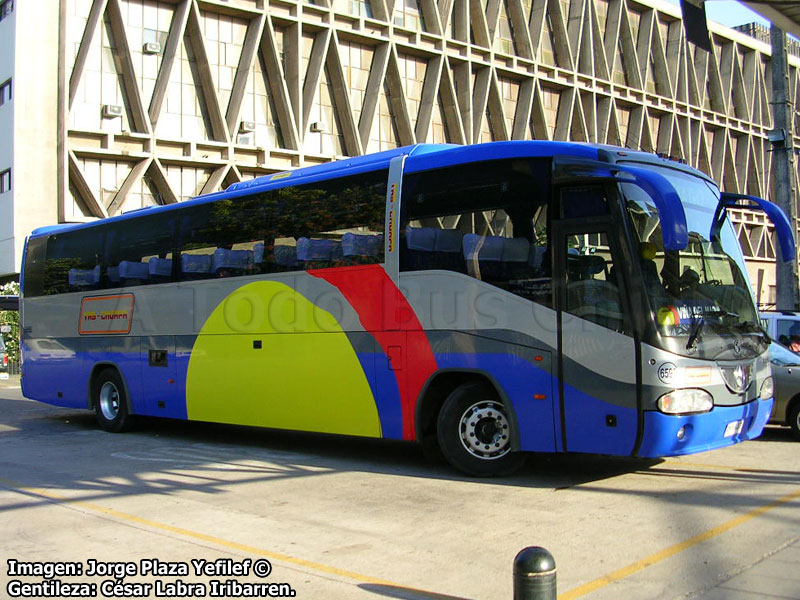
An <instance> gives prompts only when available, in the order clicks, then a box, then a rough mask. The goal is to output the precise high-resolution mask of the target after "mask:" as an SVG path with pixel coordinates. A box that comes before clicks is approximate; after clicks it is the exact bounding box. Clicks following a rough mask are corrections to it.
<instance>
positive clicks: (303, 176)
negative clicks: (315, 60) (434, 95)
mask: <svg viewBox="0 0 800 600" xmlns="http://www.w3.org/2000/svg"><path fill="white" fill-rule="evenodd" d="M603 151H605V152H609V153H614V154H618V155H623V156H626V157H627V159H628V160H637V161H642V162H649V163H658V164H665V165H667V164H668V165H669V166H672V167H675V166H677V165H678V164H677V163H675V162H674V161H670V160H667V159H662V158H659V157H657V156H656V155H655V154H651V153H647V152H641V151H638V150H630V149H627V148H621V147H618V146H607V145H601V144H589V143H583V142H554V141H542V140H533V141H530V140H529V141H505V142H487V143H483V144H474V145H467V146H461V145H457V144H415V145H413V146H404V147H402V148H395V149H392V150H386V151H384V152H377V153H375V154H367V155H364V156H356V157H353V158H345V159H342V160H337V161H333V162H330V163H325V164H322V165H314V166H311V167H302V168H299V169H295V170H292V171H282V172H280V173H274V174H271V175H264V176H262V177H256V178H255V179H252V180H249V181H242V182H238V183H234V184H232V185H230V186H228V188H227V189H225V190H224V191H220V192H214V193H211V194H206V195H204V196H197V197H196V198H192V199H191V200H187V201H184V202H179V203H177V204H169V205H166V206H161V205H159V206H148V207H145V208H138V209H134V210H131V211H128V212H125V213H123V214H121V215H117V216H114V217H110V218H108V219H102V220H97V221H92V222H90V223H68V224H62V225H49V226H46V227H39V228H37V229H35V230H34V231H33V232H32V233H31V237H40V236H43V235H49V234H52V233H60V232H64V231H72V230H76V229H83V228H88V227H93V226H95V225H97V224H98V223H108V222H118V221H123V220H126V219H135V218H137V217H139V216H142V215H144V214H153V213H155V212H162V211H169V210H175V209H177V208H179V207H183V206H186V205H194V204H203V203H206V202H213V201H215V200H223V199H229V198H236V197H240V196H249V195H251V194H253V193H256V192H263V191H267V190H270V189H276V188H282V187H287V186H289V185H301V184H305V183H312V182H313V181H317V180H324V179H330V178H332V177H336V176H342V175H357V174H359V173H366V172H369V171H374V170H378V169H382V168H388V167H389V164H390V163H391V161H392V159H394V158H395V157H398V156H403V155H405V156H407V157H408V158H407V159H406V163H405V166H404V172H406V173H415V172H419V171H425V170H429V169H434V168H441V167H447V166H450V165H454V164H460V163H469V162H477V161H485V160H499V159H504V158H523V157H531V158H537V157H538V158H547V157H553V156H571V157H575V158H585V159H594V160H597V159H598V158H600V154H601V153H602V152H603ZM679 168H681V169H682V170H686V171H689V172H692V173H695V174H697V175H701V176H703V174H702V173H700V172H699V171H696V170H695V169H693V168H691V167H688V166H686V165H680V167H679Z"/></svg>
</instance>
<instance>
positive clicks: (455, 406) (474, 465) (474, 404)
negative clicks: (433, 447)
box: [436, 382, 524, 477]
mask: <svg viewBox="0 0 800 600" xmlns="http://www.w3.org/2000/svg"><path fill="white" fill-rule="evenodd" d="M436 433H437V436H438V438H439V447H440V448H441V450H442V454H444V456H445V458H447V460H448V461H449V462H450V464H452V465H453V466H454V467H455V468H456V469H458V470H459V471H462V472H464V473H466V474H467V475H472V476H475V477H491V476H498V475H508V474H510V473H512V472H514V471H515V470H517V469H518V468H519V467H520V466H521V465H522V463H523V461H524V457H523V455H522V454H520V453H519V452H513V451H512V450H511V422H510V419H509V418H508V414H507V409H506V407H505V405H504V404H503V402H502V401H501V400H500V398H498V397H497V393H496V392H495V390H494V389H493V388H492V387H491V386H490V385H488V384H486V383H482V382H470V383H464V384H461V385H460V386H458V387H457V388H456V389H455V390H453V392H452V393H451V394H450V395H449V396H448V397H447V399H446V400H445V401H444V405H443V406H442V410H441V411H440V412H439V418H438V420H437V427H436Z"/></svg>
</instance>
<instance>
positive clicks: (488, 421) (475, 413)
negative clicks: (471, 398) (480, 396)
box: [459, 400, 511, 460]
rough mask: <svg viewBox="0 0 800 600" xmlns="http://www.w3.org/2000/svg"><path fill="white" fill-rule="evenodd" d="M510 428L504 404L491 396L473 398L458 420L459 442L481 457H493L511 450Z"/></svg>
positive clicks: (484, 458)
mask: <svg viewBox="0 0 800 600" xmlns="http://www.w3.org/2000/svg"><path fill="white" fill-rule="evenodd" d="M510 432H511V428H510V427H509V425H508V418H507V417H506V414H505V411H504V409H503V405H502V404H500V403H499V402H495V401H492V400H484V401H482V402H476V403H475V404H473V405H472V406H470V407H469V408H468V409H467V410H465V411H464V414H463V415H461V420H460V421H459V437H460V438H461V445H462V446H464V448H465V449H466V451H467V452H469V453H470V454H471V455H472V456H474V457H476V458H480V459H483V460H496V459H498V458H500V457H501V456H505V455H506V454H508V452H509V451H510V450H511V436H510V435H509V434H510Z"/></svg>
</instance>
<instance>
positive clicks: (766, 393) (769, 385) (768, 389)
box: [759, 377, 775, 400]
mask: <svg viewBox="0 0 800 600" xmlns="http://www.w3.org/2000/svg"><path fill="white" fill-rule="evenodd" d="M774 393H775V386H774V384H773V382H772V377H767V378H766V379H765V380H764V383H762V384H761V393H760V394H759V395H760V396H761V399H762V400H769V399H770V398H772V396H773V395H774Z"/></svg>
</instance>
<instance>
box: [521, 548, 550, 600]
mask: <svg viewBox="0 0 800 600" xmlns="http://www.w3.org/2000/svg"><path fill="white" fill-rule="evenodd" d="M514 600H556V561H555V559H554V558H553V555H552V554H550V553H549V552H548V551H547V550H545V549H544V548H541V547H539V546H529V547H528V548H523V549H522V550H520V551H519V553H518V554H517V556H516V558H514Z"/></svg>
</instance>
